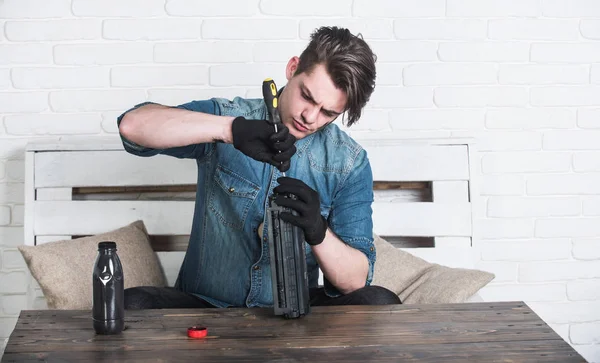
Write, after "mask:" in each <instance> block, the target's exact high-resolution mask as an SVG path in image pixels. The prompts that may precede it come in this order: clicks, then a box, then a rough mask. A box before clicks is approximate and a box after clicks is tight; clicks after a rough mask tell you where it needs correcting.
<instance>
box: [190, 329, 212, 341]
mask: <svg viewBox="0 0 600 363" xmlns="http://www.w3.org/2000/svg"><path fill="white" fill-rule="evenodd" d="M207 333H208V330H207V329H206V328H205V327H203V326H191V327H189V328H188V330H187V335H188V337H190V338H195V339H197V338H204V337H205V336H206V334H207Z"/></svg>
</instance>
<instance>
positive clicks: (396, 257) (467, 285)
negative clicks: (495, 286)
mask: <svg viewBox="0 0 600 363" xmlns="http://www.w3.org/2000/svg"><path fill="white" fill-rule="evenodd" d="M373 237H374V238H375V248H376V251H377V260H376V262H375V269H374V271H373V281H372V283H371V284H372V285H378V286H382V287H385V288H387V289H388V290H391V291H393V292H395V293H396V294H397V295H398V296H399V297H400V300H401V301H402V303H404V304H441V303H462V302H465V301H467V299H469V298H470V297H471V296H472V295H474V294H475V293H476V292H477V291H479V289H481V288H482V287H484V286H485V285H486V284H488V283H489V282H490V281H492V280H493V279H494V277H495V275H494V274H492V273H489V272H486V271H480V270H473V269H463V268H451V267H447V266H442V265H439V264H435V263H430V262H427V261H425V260H423V259H422V258H419V257H417V256H415V255H412V254H410V253H408V252H406V251H402V250H400V249H398V248H396V247H394V246H393V245H392V244H391V243H389V242H388V241H386V240H384V239H383V238H381V237H379V236H377V235H374V236H373Z"/></svg>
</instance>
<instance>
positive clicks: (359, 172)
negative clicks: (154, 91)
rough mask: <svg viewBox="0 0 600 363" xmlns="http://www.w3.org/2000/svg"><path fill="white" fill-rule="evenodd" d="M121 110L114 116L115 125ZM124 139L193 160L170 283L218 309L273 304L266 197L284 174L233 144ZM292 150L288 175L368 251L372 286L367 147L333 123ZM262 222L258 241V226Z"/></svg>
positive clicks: (258, 108) (259, 107) (206, 108)
mask: <svg viewBox="0 0 600 363" xmlns="http://www.w3.org/2000/svg"><path fill="white" fill-rule="evenodd" d="M148 103H149V102H146V103H142V104H139V105H136V106H135V107H134V108H132V109H135V108H137V107H140V106H142V105H145V104H148ZM177 107H178V108H183V109H187V110H191V111H200V112H204V113H209V114H215V115H227V116H244V117H245V118H247V119H266V117H267V109H266V106H265V104H264V101H263V100H262V99H244V98H240V97H236V98H234V99H233V100H227V99H222V98H212V99H209V100H202V101H193V102H190V103H187V104H183V105H180V106H177ZM129 111H130V110H128V111H126V112H129ZM124 114H125V113H124ZM124 114H122V115H121V116H119V117H118V121H117V122H118V123H120V121H121V119H122V118H123V115H124ZM121 138H122V141H123V144H124V147H125V150H127V151H128V152H129V153H131V154H134V155H139V156H144V157H148V156H152V155H156V154H166V155H171V156H174V157H177V158H192V159H196V162H197V165H198V180H197V184H198V185H197V191H196V201H195V210H194V218H193V223H192V230H191V233H190V242H189V245H188V249H187V252H186V255H185V258H184V261H183V264H182V266H181V269H180V271H179V275H178V278H177V282H176V284H175V287H177V288H178V289H180V290H182V291H186V292H189V293H193V294H195V295H197V296H199V297H201V298H203V299H205V300H206V301H208V302H210V303H212V304H214V305H216V306H219V307H229V306H234V307H271V306H273V292H272V285H271V270H270V261H269V250H268V243H267V231H268V221H267V218H265V210H266V208H267V207H268V196H270V195H271V194H272V193H273V188H275V187H276V186H277V178H278V177H280V176H281V173H280V172H279V170H278V169H276V168H275V167H273V166H271V165H269V164H266V163H263V162H259V161H256V160H254V159H252V158H249V157H247V156H246V155H244V154H243V153H241V152H240V151H238V150H237V149H235V148H234V147H233V145H231V144H225V143H206V144H197V145H189V146H184V147H174V148H168V149H162V150H159V149H151V148H146V147H142V146H140V145H137V144H135V143H133V142H131V141H129V140H127V139H125V138H124V137H123V136H121ZM296 148H297V152H296V154H294V156H293V157H292V159H291V167H290V169H289V170H288V171H287V172H286V175H287V176H289V177H292V178H297V179H300V180H302V181H303V182H305V183H306V184H307V185H308V186H310V187H311V188H313V189H315V190H316V191H318V193H319V196H320V199H321V214H322V215H323V216H324V217H325V218H327V221H328V223H329V227H330V229H331V230H332V231H333V232H334V233H335V234H336V235H337V236H338V237H339V238H340V239H341V240H342V241H344V242H345V243H346V244H348V245H350V246H352V247H354V248H355V249H357V250H359V251H361V252H363V253H364V254H365V255H366V257H367V259H368V261H369V272H368V276H367V280H366V281H365V284H366V285H370V284H371V281H372V278H373V268H374V263H375V256H376V254H375V246H374V243H373V234H372V233H373V232H372V230H373V223H372V209H371V204H372V202H373V177H372V173H371V166H370V164H369V160H368V158H367V154H366V151H365V150H364V149H362V147H361V146H360V145H359V144H358V143H356V142H355V141H354V140H352V139H351V138H350V137H349V136H348V135H347V134H346V133H345V132H343V131H342V130H340V128H339V127H338V126H337V125H335V124H330V125H328V126H327V127H325V128H324V129H323V130H321V131H319V132H317V133H314V134H312V135H309V136H307V137H305V138H303V139H300V140H298V141H297V142H296ZM262 222H264V228H263V235H262V238H260V237H259V235H258V232H257V229H258V226H259V225H260V224H261V223H262ZM304 246H305V250H306V258H307V271H308V276H309V287H311V288H312V287H317V285H318V277H319V267H318V263H317V261H316V259H315V256H314V254H313V253H312V250H311V247H310V245H308V244H307V243H306V242H305V243H304ZM324 284H325V285H324V287H325V292H326V294H328V295H329V296H339V295H340V292H339V291H338V290H337V289H336V288H335V287H334V286H333V285H332V284H331V283H330V282H329V281H327V279H324Z"/></svg>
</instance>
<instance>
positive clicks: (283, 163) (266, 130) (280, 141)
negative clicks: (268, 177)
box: [231, 116, 296, 172]
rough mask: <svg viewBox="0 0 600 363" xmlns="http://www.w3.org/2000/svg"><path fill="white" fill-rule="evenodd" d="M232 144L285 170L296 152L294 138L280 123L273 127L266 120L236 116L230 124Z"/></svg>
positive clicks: (253, 156)
mask: <svg viewBox="0 0 600 363" xmlns="http://www.w3.org/2000/svg"><path fill="white" fill-rule="evenodd" d="M231 133H232V134H233V146H234V147H235V148H236V149H238V150H239V151H241V152H243V153H244V154H246V155H247V156H249V157H251V158H253V159H255V160H258V161H262V162H265V163H269V164H271V165H274V166H276V167H277V168H278V169H279V171H281V172H285V171H287V170H288V169H289V168H290V159H291V158H292V156H293V155H294V153H295V152H296V146H294V143H295V142H296V138H295V137H294V136H293V135H291V134H290V131H289V130H288V128H287V127H286V126H285V125H284V124H282V123H279V124H277V133H275V127H274V126H273V124H271V123H269V122H268V121H267V120H249V119H246V118H244V117H242V116H239V117H236V118H235V119H234V120H233V123H232V125H231Z"/></svg>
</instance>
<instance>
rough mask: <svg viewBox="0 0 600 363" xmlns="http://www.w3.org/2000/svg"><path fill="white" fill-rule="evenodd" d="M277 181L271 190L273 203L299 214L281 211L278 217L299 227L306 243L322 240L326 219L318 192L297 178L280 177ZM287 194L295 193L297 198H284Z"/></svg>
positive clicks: (313, 243)
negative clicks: (276, 184)
mask: <svg viewBox="0 0 600 363" xmlns="http://www.w3.org/2000/svg"><path fill="white" fill-rule="evenodd" d="M277 182H278V183H279V185H278V186H276V187H275V189H274V190H273V192H275V193H276V194H277V195H276V196H275V203H277V205H280V206H282V207H289V208H291V209H293V210H295V211H296V212H298V214H299V215H297V216H295V215H293V214H291V213H281V214H280V215H279V217H280V218H281V219H282V220H283V221H286V222H289V223H291V224H293V225H295V226H298V227H300V228H301V229H302V230H303V231H304V240H305V241H306V242H308V244H310V245H312V246H314V245H318V244H319V243H321V242H323V240H324V239H325V232H326V231H327V220H326V219H325V218H323V216H322V215H321V201H320V198H319V193H317V192H316V191H315V190H313V189H312V188H311V187H309V186H308V185H306V184H304V182H303V181H301V180H298V179H294V178H288V177H280V178H278V179H277ZM289 194H293V195H295V196H296V197H297V199H292V198H286V195H289Z"/></svg>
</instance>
